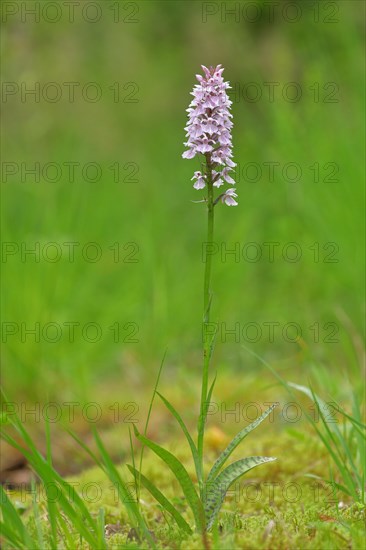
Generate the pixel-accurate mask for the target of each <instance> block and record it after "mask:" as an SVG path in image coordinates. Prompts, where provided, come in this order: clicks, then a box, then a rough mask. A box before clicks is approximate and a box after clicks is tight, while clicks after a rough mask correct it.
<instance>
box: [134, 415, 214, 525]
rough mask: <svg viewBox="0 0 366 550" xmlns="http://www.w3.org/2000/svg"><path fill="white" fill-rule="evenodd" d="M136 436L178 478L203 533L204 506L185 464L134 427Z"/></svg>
mask: <svg viewBox="0 0 366 550" xmlns="http://www.w3.org/2000/svg"><path fill="white" fill-rule="evenodd" d="M133 427H134V430H135V435H136V437H137V439H138V440H139V441H141V443H143V444H144V445H146V446H147V447H149V449H151V450H152V451H154V453H155V454H156V455H158V456H159V457H160V458H161V459H162V460H163V461H164V462H165V464H166V465H167V466H169V468H170V469H171V471H172V472H173V474H174V475H175V477H176V478H177V480H178V482H179V484H180V486H181V487H182V491H183V493H184V496H185V497H186V499H187V502H188V504H189V506H190V508H191V510H192V512H193V516H194V520H195V523H196V527H197V529H198V530H199V531H202V530H203V529H204V527H205V514H204V510H203V506H202V502H201V500H200V499H199V497H198V495H197V492H196V489H195V488H194V485H193V482H192V480H191V478H190V477H189V474H188V472H187V470H186V469H185V467H184V466H183V464H182V463H181V462H180V461H179V460H178V459H177V458H176V457H175V456H174V455H173V454H172V453H170V452H169V451H167V450H166V449H163V447H160V445H157V444H156V443H154V442H153V441H151V440H150V439H148V438H147V437H145V436H144V435H142V434H140V433H139V431H138V430H137V428H136V426H135V425H134V426H133Z"/></svg>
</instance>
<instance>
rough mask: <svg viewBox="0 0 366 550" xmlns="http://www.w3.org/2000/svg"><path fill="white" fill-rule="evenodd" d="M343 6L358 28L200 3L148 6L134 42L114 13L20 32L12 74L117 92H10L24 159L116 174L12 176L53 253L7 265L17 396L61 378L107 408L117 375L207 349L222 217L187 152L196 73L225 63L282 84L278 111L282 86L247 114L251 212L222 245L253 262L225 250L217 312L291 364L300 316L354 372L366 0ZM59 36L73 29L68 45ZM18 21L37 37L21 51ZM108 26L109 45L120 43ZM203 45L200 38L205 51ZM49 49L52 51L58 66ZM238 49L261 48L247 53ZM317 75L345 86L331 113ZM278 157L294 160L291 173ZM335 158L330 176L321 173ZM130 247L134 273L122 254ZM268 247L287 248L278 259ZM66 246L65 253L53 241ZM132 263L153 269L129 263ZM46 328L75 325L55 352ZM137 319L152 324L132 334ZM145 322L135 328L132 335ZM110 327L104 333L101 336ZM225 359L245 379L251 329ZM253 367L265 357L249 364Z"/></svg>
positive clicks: (16, 140) (323, 347) (242, 211)
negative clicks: (208, 297)
mask: <svg viewBox="0 0 366 550" xmlns="http://www.w3.org/2000/svg"><path fill="white" fill-rule="evenodd" d="M339 4H340V6H341V10H340V15H339V17H340V22H339V23H338V24H333V25H331V24H321V23H319V24H314V23H312V15H311V10H310V9H305V8H304V16H303V18H302V19H301V21H299V22H298V23H296V24H294V25H290V24H288V23H286V22H285V21H283V19H282V18H280V19H279V20H278V21H277V22H276V24H266V22H265V20H264V21H263V22H262V24H261V25H246V24H245V22H244V21H242V22H241V23H238V24H237V23H235V22H234V21H231V20H230V18H228V22H227V23H225V24H224V23H221V22H220V19H219V18H217V17H213V18H211V19H209V21H208V22H207V23H205V24H203V23H202V22H201V11H200V4H199V3H198V4H197V5H195V4H190V5H189V6H188V5H186V4H184V3H181V2H170V3H169V4H166V3H164V5H161V6H160V8H159V7H158V8H157V11H156V9H155V7H154V5H153V4H151V3H149V2H142V3H140V4H139V6H140V16H141V17H140V23H139V24H131V25H127V24H126V25H125V26H124V27H123V29H124V30H123V33H121V31H120V28H119V26H118V25H115V24H112V22H111V21H109V20H108V19H107V18H104V19H103V20H102V21H101V22H100V24H98V26H97V27H95V26H92V25H90V24H89V25H87V24H85V23H84V24H83V22H81V21H79V20H78V19H77V20H76V22H75V23H74V24H73V25H71V26H70V25H68V24H67V23H66V22H64V21H60V22H59V23H58V24H57V25H56V27H52V26H50V25H49V24H46V23H40V24H37V25H34V24H32V23H31V22H30V23H29V24H27V25H25V26H24V25H21V26H18V25H16V24H8V25H5V26H4V34H3V38H2V44H3V48H6V50H7V52H8V53H7V59H6V61H5V65H4V69H3V70H4V80H10V81H12V80H19V79H20V80H24V81H28V82H29V83H30V82H31V81H33V80H37V81H39V82H41V83H47V82H49V81H50V80H54V81H56V82H64V81H77V82H81V83H86V82H91V81H96V82H98V83H100V86H101V87H102V88H103V91H104V95H103V96H102V99H101V101H99V102H97V103H87V102H85V101H82V100H81V99H80V96H78V95H76V99H75V102H74V103H70V102H68V101H66V100H64V99H63V100H62V101H60V102H57V103H49V102H41V103H39V104H38V103H33V102H32V101H31V99H30V100H28V101H27V102H26V103H21V102H20V101H19V98H18V97H17V96H11V97H10V98H9V99H8V102H7V104H6V107H7V108H6V109H5V112H4V122H3V125H4V126H3V127H4V130H6V132H7V136H8V138H7V140H6V142H5V143H4V150H3V157H4V160H5V161H9V162H26V163H30V164H32V163H34V162H37V161H38V162H40V163H41V164H42V165H43V164H44V163H47V162H57V163H60V165H62V163H64V162H70V161H75V162H80V166H81V167H82V166H84V164H85V163H88V162H97V163H99V165H100V166H101V167H102V177H101V179H100V181H98V182H96V183H90V182H88V181H85V178H83V177H82V173H81V169H80V170H76V176H75V181H74V182H73V183H70V182H69V181H68V178H67V171H66V169H65V170H63V173H62V177H61V179H60V181H59V182H57V183H50V182H49V181H45V180H44V179H42V178H41V181H40V182H39V183H34V181H33V179H32V177H31V176H29V177H28V179H27V180H26V182H25V183H21V182H20V178H19V175H16V176H13V177H12V178H10V177H9V179H8V182H7V183H5V184H4V185H3V188H2V208H3V216H2V223H3V226H2V227H3V240H4V241H6V242H11V243H15V244H16V245H18V246H19V250H20V249H21V246H22V244H21V243H24V244H23V246H25V247H28V248H32V247H33V246H35V245H34V243H35V242H38V243H40V244H39V246H40V250H41V258H40V261H39V263H36V262H35V261H34V257H32V256H31V255H28V256H25V257H24V255H23V258H22V255H21V253H20V252H19V253H17V254H15V255H13V256H8V257H7V261H6V262H4V263H3V280H4V283H3V284H4V288H5V289H6V292H4V293H3V300H2V319H3V321H4V322H10V323H17V324H18V325H17V326H18V329H19V332H17V334H15V335H13V336H11V335H9V336H8V338H7V342H6V344H7V345H6V346H5V349H4V351H3V352H2V353H3V363H4V368H3V376H4V383H5V386H6V388H7V389H8V390H9V391H11V392H12V393H14V392H16V393H17V395H19V396H21V395H22V397H24V395H26V396H27V398H29V399H33V400H37V399H40V398H41V394H42V393H43V388H44V387H45V386H46V387H47V389H48V391H49V396H50V397H52V396H55V395H56V394H57V397H58V398H61V395H60V390H59V387H60V381H62V386H63V387H65V388H67V390H66V391H65V393H70V392H71V393H73V394H74V395H77V396H78V397H82V395H81V394H83V393H84V394H85V395H84V397H85V398H86V399H88V398H89V397H93V396H95V387H96V384H97V383H98V382H99V381H100V380H101V379H103V380H104V379H105V378H106V377H113V376H114V375H115V374H116V372H118V373H119V372H122V373H125V372H126V371H127V370H128V369H131V368H134V367H135V366H136V365H143V367H142V369H143V372H144V374H146V376H149V372H150V371H151V369H150V364H151V360H152V358H158V357H161V354H162V350H163V349H165V348H166V346H169V349H170V353H171V354H172V357H173V360H172V362H174V363H175V364H177V365H189V366H191V365H193V364H194V356H193V357H192V356H191V357H190V355H189V354H190V353H194V352H195V350H199V349H200V347H201V342H200V334H201V314H200V308H193V307H192V304H196V303H198V302H199V301H200V296H201V287H202V284H203V283H202V269H203V265H202V260H201V258H202V250H201V249H202V246H201V244H202V240H203V239H204V237H203V235H204V225H205V220H204V215H203V209H202V205H195V204H192V203H191V202H190V200H192V199H193V200H195V199H198V198H199V193H198V192H196V191H195V190H193V189H192V186H191V182H190V178H191V176H192V172H193V170H194V169H196V164H195V162H194V161H192V162H187V161H184V160H183V159H182V158H181V153H182V151H183V150H184V147H183V140H184V131H183V127H184V124H185V109H186V107H187V105H188V102H189V97H190V96H189V92H190V90H191V87H192V84H193V75H194V73H195V72H197V70H198V69H199V65H200V63H203V62H206V63H207V64H210V63H216V62H221V63H223V65H224V66H225V67H226V72H225V74H226V77H227V78H228V79H229V80H230V81H231V83H232V85H233V86H234V85H235V83H239V84H240V85H242V86H243V85H245V84H246V83H248V82H258V83H263V82H279V83H280V84H279V86H278V87H276V89H278V96H277V95H276V96H275V98H276V99H275V101H274V102H273V103H271V102H269V101H268V98H267V96H266V95H265V87H263V90H264V91H263V98H262V99H261V100H260V101H258V102H256V103H250V102H247V101H244V100H243V101H240V102H237V103H236V102H234V105H233V114H234V122H235V125H234V153H235V160H236V161H237V162H238V164H239V166H240V168H241V172H243V170H244V175H243V173H242V174H241V176H240V179H239V183H238V192H239V197H240V206H239V207H238V208H237V209H231V210H230V211H227V210H225V209H221V210H219V209H217V210H218V211H217V220H216V221H217V223H216V241H217V243H218V244H219V246H221V243H224V244H225V245H226V246H227V247H228V248H233V247H234V246H235V243H238V246H239V251H240V261H238V262H236V261H235V257H234V256H232V255H231V256H228V257H227V258H226V261H222V258H221V255H220V253H217V254H216V255H215V256H214V258H213V261H214V281H213V287H214V288H215V297H214V301H213V310H212V318H213V319H217V320H218V321H220V322H225V323H226V325H227V327H228V329H230V328H233V327H234V326H235V323H240V328H241V329H242V328H243V327H245V326H246V324H247V323H258V325H259V326H260V327H261V330H262V337H261V338H260V340H259V341H258V342H257V343H255V342H252V341H251V340H250V339H251V338H253V335H252V334H251V333H250V331H249V339H248V338H246V334H244V336H243V335H241V336H240V341H241V343H244V344H248V345H250V346H251V347H253V349H254V350H255V351H256V352H257V353H259V354H260V355H263V356H266V357H267V358H268V359H270V360H274V361H276V362H281V363H282V362H284V361H286V360H288V359H290V358H292V357H293V354H294V352H296V351H297V350H298V347H297V345H296V344H293V343H291V342H288V341H286V339H285V338H283V336H282V330H283V328H284V327H285V326H286V324H287V323H289V322H295V323H298V324H299V325H300V327H301V331H302V339H303V341H304V343H305V345H306V346H307V347H308V348H310V349H311V350H312V352H313V353H314V354H315V355H316V357H317V358H318V359H320V360H322V361H324V362H325V364H326V365H328V367H329V368H332V369H339V368H344V366H345V364H348V363H349V362H350V358H352V357H353V354H354V350H353V342H354V340H355V339H357V338H359V335H360V334H362V330H363V308H362V306H361V305H360V301H359V298H358V295H359V294H360V293H362V290H361V289H362V287H361V284H363V277H362V270H361V269H360V261H361V257H362V253H363V250H364V242H363V237H362V234H363V222H362V214H361V210H360V208H359V206H360V204H361V203H362V198H363V186H362V178H363V163H362V162H360V161H361V158H362V154H363V151H364V143H363V127H362V123H361V120H362V118H363V117H362V116H359V115H360V113H362V110H363V104H362V95H363V94H362V82H363V81H362V76H361V62H362V53H361V52H362V38H361V29H360V26H359V15H358V14H359V10H360V5H359V4H355V3H350V2H347V3H346V2H340V3H339ZM346 4H347V7H346ZM351 5H352V6H351ZM54 28H57V29H58V31H59V32H60V33H61V34H58V33H56V34H54V32H53V31H54ZM17 30H18V31H19V33H20V34H21V36H22V41H21V42H20V43H19V42H17V44H20V45H18V47H17V48H15V47H13V45H14V44H15V42H14V41H16V40H17V39H16V36H17ZM99 32H100V33H101V35H102V36H108V39H106V40H105V41H104V42H103V43H102V45H100V44H99V39H97V36H99V34H98V33H99ZM187 33H188V34H189V33H190V36H191V39H190V40H188V39H187V35H188V34H187ZM158 37H159V39H158ZM187 40H188V42H189V43H191V44H192V48H190V49H189V50H188V51H187V44H188V42H187ZM46 43H47V47H48V53H47V55H43V52H44V44H46ZM64 44H69V45H70V48H71V51H72V52H74V55H71V57H70V56H69V55H65V56H64V55H61V54H60V52H61V51H62V50H63V45H64ZM269 44H270V47H269V46H268V45H269ZM239 51H242V52H245V55H238V52H239ZM38 54H39V55H38ZM117 81H118V82H121V85H122V84H123V83H125V82H130V81H133V82H136V83H137V84H138V86H139V92H138V94H137V97H138V98H139V102H138V103H123V102H120V103H114V102H113V97H112V95H111V93H110V94H109V92H108V85H110V84H111V83H113V82H117ZM293 81H295V82H298V83H299V85H300V86H301V88H302V90H303V97H302V99H301V101H299V102H298V103H290V102H287V101H285V100H284V99H283V97H282V89H283V86H284V85H285V84H286V83H288V82H293ZM314 82H319V85H320V89H321V91H322V85H323V83H327V82H336V83H338V84H339V88H340V91H339V94H338V96H337V98H338V99H339V102H338V103H324V102H323V101H319V103H315V102H314V96H313V94H314V92H313V91H311V90H310V89H309V87H310V86H312V85H313V83H314ZM323 92H324V90H323V91H322V94H323ZM324 93H325V92H324ZM321 98H322V100H324V94H323V95H321ZM94 129H97V131H94ZM115 162H119V163H120V165H121V180H122V179H123V178H124V177H125V176H126V174H127V173H128V172H129V169H123V166H124V165H125V164H126V163H128V162H135V163H137V164H138V168H139V172H138V174H137V176H136V178H137V180H138V182H137V183H126V182H123V181H120V183H115V182H114V174H113V172H112V170H111V169H109V168H108V167H109V166H110V165H112V164H113V163H115ZM253 162H254V163H257V164H258V165H259V166H260V169H261V170H262V177H261V178H260V179H259V181H258V182H254V181H253V179H254V178H253V173H252V172H251V171H250V170H249V171H248V177H245V166H246V165H247V163H253ZM266 162H267V163H268V162H279V163H280V165H279V168H278V170H277V169H276V170H275V172H274V179H273V181H272V182H271V181H270V177H269V173H267V172H266V170H267V169H266V167H265V165H264V164H263V163H266ZM289 162H295V163H298V164H299V166H300V167H301V170H302V178H301V179H300V181H298V182H295V183H289V182H288V181H287V180H286V178H284V177H283V175H282V169H283V167H284V166H285V165H286V164H287V163H289ZM316 162H317V163H319V166H320V176H319V177H320V181H319V182H318V183H317V182H316V181H314V170H313V171H312V170H311V169H310V168H309V167H310V166H313V165H314V163H316ZM329 162H335V163H337V165H338V166H339V174H338V175H337V176H336V178H337V179H338V180H339V181H336V182H327V181H325V179H326V176H327V174H329V173H330V172H331V170H330V169H329V167H328V169H324V165H325V164H326V163H329ZM289 173H290V176H291V174H292V172H291V170H290V172H289ZM49 242H56V243H57V244H58V245H59V247H60V249H61V251H62V255H61V259H60V260H59V261H58V262H56V263H52V262H50V261H47V260H44V258H42V251H44V253H45V254H47V248H46V249H44V246H45V245H47V243H49ZM67 242H69V243H70V242H75V243H80V245H77V246H76V247H75V261H74V262H73V263H71V262H70V261H69V256H68V247H67V245H64V244H63V243H67ZM90 242H96V243H98V245H99V247H100V250H101V251H102V257H101V259H100V261H98V262H96V263H90V262H88V261H86V260H85V259H84V258H83V255H82V254H83V247H84V246H85V244H87V243H90ZM116 242H118V243H119V249H120V261H119V262H118V263H115V261H114V260H115V257H114V254H115V252H114V251H113V250H110V248H109V247H113V246H114V243H116ZM249 242H255V243H258V246H260V247H261V249H262V252H263V256H262V259H261V260H260V261H258V262H254V263H253V262H250V261H248V259H247V258H248V257H251V256H252V254H253V250H248V253H247V254H246V252H245V250H246V249H245V245H246V243H249ZM266 242H278V243H280V244H279V245H278V246H277V245H276V248H275V259H274V262H273V263H272V262H270V261H269V259H268V253H266V250H267V249H266V247H265V246H264V244H263V243H266ZM289 242H296V243H298V246H299V247H300V249H301V252H302V258H301V260H300V261H299V262H297V263H290V262H286V261H284V260H283V257H282V252H283V251H284V250H285V251H286V248H285V247H286V246H287V243H289ZM126 243H136V245H137V246H138V252H136V254H135V255H133V253H134V248H133V247H130V248H128V247H127V248H126V249H123V247H124V246H125V245H126ZM315 243H319V262H317V261H314V260H317V254H318V252H317V246H318V245H316V246H315V248H314V244H315ZM327 243H335V246H336V247H338V248H335V249H334V250H335V251H336V250H338V251H337V252H336V253H335V256H333V259H337V260H339V261H338V263H327V261H328V260H329V259H332V256H329V255H331V253H332V246H333V245H332V246H331V248H324V247H325V246H327ZM136 250H137V248H136ZM93 251H94V250H93V249H90V250H89V254H90V255H92V254H93ZM48 252H49V255H50V256H52V254H54V250H53V249H49V251H48ZM87 252H88V251H87ZM291 252H292V251H291V250H289V253H291ZM243 254H244V258H243ZM128 255H130V256H129V257H130V259H131V258H132V259H137V260H138V262H137V263H127V259H128ZM126 258H127V259H126ZM327 258H328V260H327ZM22 259H23V260H24V259H25V260H26V261H22ZM346 319H350V320H351V321H350V322H347V321H346ZM37 322H38V323H40V325H41V327H44V326H45V325H47V323H56V324H57V326H58V327H59V329H60V330H61V334H60V337H59V339H58V340H57V341H56V342H55V343H52V342H50V341H47V340H48V339H49V340H52V338H54V337H55V334H56V333H55V332H53V330H52V328H51V329H50V332H49V336H46V337H42V336H41V338H40V342H35V341H34V336H32V335H28V336H26V341H25V342H23V341H22V339H21V327H20V326H19V324H20V323H25V328H27V329H32V328H34V324H35V323H37ZM70 322H71V323H72V322H76V323H80V324H79V325H78V326H77V327H76V328H75V337H74V341H73V342H70V341H69V340H70V338H69V336H68V325H65V324H64V323H70ZM269 322H275V323H279V329H278V333H276V336H275V342H274V344H273V343H272V342H271V341H270V339H269V337H268V327H267V328H266V325H264V323H269ZM87 323H97V324H98V325H99V327H100V329H101V332H102V334H101V338H100V340H98V341H96V342H94V343H92V342H89V341H87V340H86V339H85V337H83V334H82V328H83V327H85V325H86V324H87ZM115 323H118V325H119V327H120V334H119V337H118V341H117V342H115V339H116V336H115V332H114V331H112V330H111V329H110V328H109V327H111V326H116V325H115ZM127 323H134V325H131V326H127V327H126V324H127ZM315 323H318V324H319V330H318V333H319V334H318V336H317V337H316V329H315V328H313V329H310V328H309V327H313V326H314V324H315ZM326 323H335V324H336V329H337V330H338V332H337V334H336V339H337V340H339V341H338V342H335V343H332V342H330V341H328V339H329V338H328V339H327V336H329V335H330V334H331V333H332V326H328V327H327V326H325V325H326ZM324 326H325V328H324ZM123 327H125V328H123ZM136 327H137V329H138V330H137V332H136V334H134V335H133V336H132V338H131V337H129V335H130V334H132V333H134V330H135V328H136ZM244 330H245V329H244ZM314 331H315V332H314ZM290 332H291V331H290ZM94 335H95V333H94V332H93V329H90V338H91V339H93V338H94ZM290 335H291V334H290ZM56 336H57V335H56ZM131 339H135V340H138V342H129V341H128V340H131ZM317 340H318V341H317ZM217 353H218V361H221V362H227V363H230V364H233V365H235V366H236V367H238V368H239V369H241V368H242V358H241V353H240V351H239V346H236V345H235V342H234V339H233V338H231V339H230V338H228V343H227V344H226V345H218V346H217ZM253 366H254V363H253V362H252V361H251V360H250V359H248V361H247V363H246V369H248V368H253ZM35 372H36V373H37V375H36V376H35ZM62 393H63V392H62Z"/></svg>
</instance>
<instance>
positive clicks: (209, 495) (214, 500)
mask: <svg viewBox="0 0 366 550" xmlns="http://www.w3.org/2000/svg"><path fill="white" fill-rule="evenodd" d="M273 460H276V459H275V458H271V457H267V456H250V457H248V458H242V459H241V460H238V461H236V462H233V463H232V464H230V465H229V466H227V468H225V470H223V471H222V472H221V473H220V474H219V475H218V476H217V478H216V479H215V480H214V481H213V482H211V483H210V484H206V496H205V514H206V526H207V529H210V528H211V527H212V525H213V523H214V521H215V518H216V516H217V514H218V513H219V511H220V508H221V506H222V503H223V501H224V498H225V495H226V493H227V491H228V489H229V487H230V485H231V484H232V483H234V481H236V480H237V479H238V478H239V477H241V476H242V475H243V474H245V473H246V472H248V471H249V470H251V469H252V468H255V467H256V466H259V465H260V464H264V463H265V462H272V461H273Z"/></svg>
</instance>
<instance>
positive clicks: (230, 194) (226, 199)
mask: <svg viewBox="0 0 366 550" xmlns="http://www.w3.org/2000/svg"><path fill="white" fill-rule="evenodd" d="M237 196H238V195H237V194H236V193H235V188H231V189H228V190H227V191H225V193H224V194H223V195H222V197H221V201H222V202H223V203H225V204H227V205H228V206H237V204H238V203H237V202H236V200H235V199H236V197H237Z"/></svg>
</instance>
